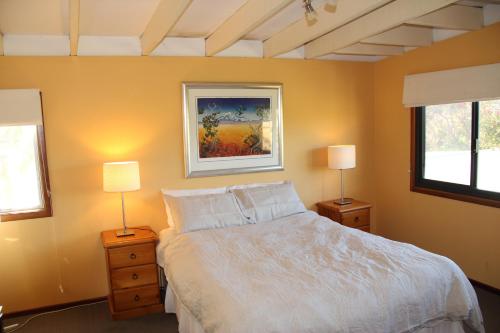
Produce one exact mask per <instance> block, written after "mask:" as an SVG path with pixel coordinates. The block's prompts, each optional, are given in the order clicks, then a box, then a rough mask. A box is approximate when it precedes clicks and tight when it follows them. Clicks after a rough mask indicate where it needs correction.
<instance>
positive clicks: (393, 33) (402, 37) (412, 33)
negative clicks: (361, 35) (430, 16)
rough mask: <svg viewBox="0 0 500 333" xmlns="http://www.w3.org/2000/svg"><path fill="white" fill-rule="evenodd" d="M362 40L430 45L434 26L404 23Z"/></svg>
mask: <svg viewBox="0 0 500 333" xmlns="http://www.w3.org/2000/svg"><path fill="white" fill-rule="evenodd" d="M361 42H362V43H369V44H379V45H398V46H429V45H431V44H432V28H427V27H413V26H407V25H402V26H400V27H397V28H394V29H391V30H388V31H386V32H383V33H381V34H378V35H375V36H372V37H368V38H366V39H363V40H362V41H361Z"/></svg>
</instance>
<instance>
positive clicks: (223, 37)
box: [205, 0, 294, 56]
mask: <svg viewBox="0 0 500 333" xmlns="http://www.w3.org/2000/svg"><path fill="white" fill-rule="evenodd" d="M293 1H294V0H249V1H247V2H246V3H245V4H244V5H243V6H241V7H240V8H239V9H238V10H237V11H236V13H234V14H233V15H232V16H231V17H229V18H228V19H227V20H226V21H225V22H224V23H223V24H222V25H221V26H219V27H218V28H217V30H215V32H214V33H213V34H212V35H211V36H210V37H209V38H208V39H207V41H206V51H205V53H206V55H207V56H213V55H215V54H216V53H218V52H220V51H222V50H224V49H226V48H228V47H229V46H231V45H233V44H234V43H235V42H237V41H238V40H239V39H240V38H241V37H243V36H245V35H246V34H247V33H249V32H250V31H252V30H254V29H255V28H256V27H258V26H259V25H261V24H262V23H264V22H265V21H266V20H267V19H269V18H270V17H272V16H274V15H275V14H276V13H278V12H279V11H280V10H282V9H283V8H285V7H286V6H287V5H289V4H290V3H291V2H293Z"/></svg>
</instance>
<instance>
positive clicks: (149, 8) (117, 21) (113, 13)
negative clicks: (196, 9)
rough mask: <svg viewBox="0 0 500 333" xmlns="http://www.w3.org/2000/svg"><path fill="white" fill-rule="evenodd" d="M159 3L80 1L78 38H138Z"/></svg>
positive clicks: (146, 0)
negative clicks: (83, 36)
mask: <svg viewBox="0 0 500 333" xmlns="http://www.w3.org/2000/svg"><path fill="white" fill-rule="evenodd" d="M0 1H1V0H0ZM38 1H40V0H38ZM66 1H68V0H66ZM159 2H160V0H119V3H117V0H83V1H80V34H81V35H89V36H140V35H141V34H142V33H143V31H144V29H145V28H146V25H147V24H148V22H149V20H150V18H151V16H152V15H153V13H154V11H155V9H156V6H158V3H159Z"/></svg>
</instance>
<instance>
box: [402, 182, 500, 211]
mask: <svg viewBox="0 0 500 333" xmlns="http://www.w3.org/2000/svg"><path fill="white" fill-rule="evenodd" d="M410 191H412V192H417V193H423V194H429V195H434V196H438V197H443V198H448V199H453V200H459V201H465V202H472V203H475V204H479V205H484V206H490V207H497V208H500V200H495V199H487V198H481V197H476V196H472V195H467V194H460V193H453V192H448V191H443V190H436V189H432V188H427V187H420V186H411V187H410Z"/></svg>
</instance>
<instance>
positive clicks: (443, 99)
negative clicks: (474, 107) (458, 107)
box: [403, 63, 500, 107]
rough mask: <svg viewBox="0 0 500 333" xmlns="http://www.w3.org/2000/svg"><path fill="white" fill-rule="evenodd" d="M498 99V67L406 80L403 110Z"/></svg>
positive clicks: (427, 74) (499, 84)
mask: <svg viewBox="0 0 500 333" xmlns="http://www.w3.org/2000/svg"><path fill="white" fill-rule="evenodd" d="M499 98H500V63H496V64H490V65H482V66H474V67H465V68H459V69H452V70H446V71H438V72H431V73H422V74H414V75H407V76H405V81H404V92H403V104H404V105H405V106H406V107H414V106H424V105H436V104H448V103H458V102H470V101H484V100H490V99H499Z"/></svg>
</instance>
